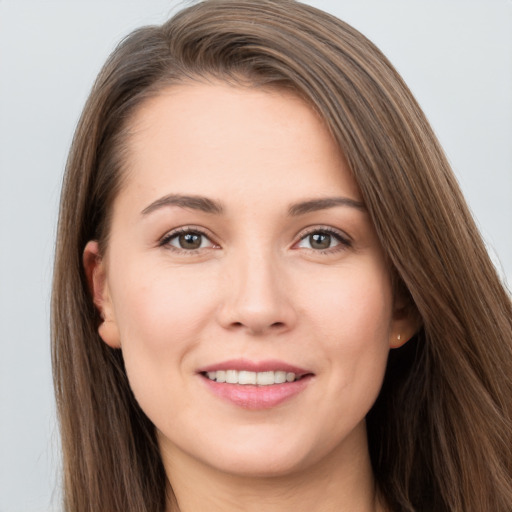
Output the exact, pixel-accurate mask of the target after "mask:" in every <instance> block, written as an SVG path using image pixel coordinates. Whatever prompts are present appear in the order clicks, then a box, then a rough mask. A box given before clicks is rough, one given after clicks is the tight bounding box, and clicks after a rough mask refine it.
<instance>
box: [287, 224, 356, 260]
mask: <svg viewBox="0 0 512 512" xmlns="http://www.w3.org/2000/svg"><path fill="white" fill-rule="evenodd" d="M314 234H327V235H330V236H332V237H333V238H334V239H335V240H336V241H337V242H339V244H338V245H335V246H334V247H330V248H328V249H312V248H311V249H309V248H306V247H304V248H303V249H305V250H307V251H310V252H311V253H314V254H333V253H337V252H339V251H344V250H346V249H350V248H351V247H352V241H351V240H350V238H349V237H348V236H347V235H345V234H344V233H342V232H340V231H338V230H336V229H333V228H331V227H327V226H315V227H314V228H311V229H309V230H307V231H305V232H303V233H301V235H300V238H299V241H298V242H296V243H295V244H294V246H296V245H298V244H300V243H301V242H302V241H303V240H305V239H306V238H307V237H309V236H311V235H314Z"/></svg>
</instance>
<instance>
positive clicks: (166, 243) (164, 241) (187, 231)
mask: <svg viewBox="0 0 512 512" xmlns="http://www.w3.org/2000/svg"><path fill="white" fill-rule="evenodd" d="M180 235H199V236H201V237H205V238H206V239H207V240H209V241H210V242H211V244H212V245H213V247H208V248H209V249H211V248H215V247H216V244H215V243H214V242H212V241H211V236H210V235H208V233H206V232H205V231H204V230H203V229H201V228H196V227H195V226H187V227H183V228H177V229H175V230H173V231H171V232H170V233H167V234H166V235H164V237H163V238H161V239H160V241H159V242H158V245H159V247H166V248H167V249H169V250H171V251H173V252H176V253H179V254H185V255H187V256H193V255H195V254H197V253H198V252H199V251H201V250H203V249H206V247H199V248H197V249H183V248H182V247H175V246H173V245H171V244H170V242H171V240H173V239H174V238H176V237H178V236H180ZM217 247H218V246H217Z"/></svg>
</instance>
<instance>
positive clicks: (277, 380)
mask: <svg viewBox="0 0 512 512" xmlns="http://www.w3.org/2000/svg"><path fill="white" fill-rule="evenodd" d="M201 375H203V376H204V377H206V378H207V379H209V380H212V381H214V382H219V383H226V384H239V385H241V386H247V385H253V386H272V385H274V384H284V383H286V382H296V381H298V380H300V379H302V378H303V377H305V376H306V375H309V374H307V373H306V374H302V375H301V374H299V375H297V374H296V373H294V372H288V371H286V370H277V371H264V372H252V371H248V370H240V371H238V370H216V371H210V372H201Z"/></svg>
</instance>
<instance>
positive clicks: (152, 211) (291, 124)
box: [84, 84, 410, 475]
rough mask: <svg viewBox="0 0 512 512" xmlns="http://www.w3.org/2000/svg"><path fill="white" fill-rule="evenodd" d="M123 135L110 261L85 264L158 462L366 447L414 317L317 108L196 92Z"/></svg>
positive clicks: (250, 466) (285, 457)
mask: <svg viewBox="0 0 512 512" xmlns="http://www.w3.org/2000/svg"><path fill="white" fill-rule="evenodd" d="M131 128H132V129H131V138H130V140H129V152H128V155H127V162H128V163H127V166H126V169H125V181H124V187H123V188H122V190H121V192H120V193H119V195H118V197H117V199H116V201H115V203H114V210H113V217H112V225H111V234H110V238H109V245H108V249H107V253H106V255H104V257H103V259H95V256H96V255H97V244H96V243H95V242H90V243H89V244H88V246H87V248H86V251H85V255H84V261H85V265H86V270H87V272H88V274H89V277H90V280H91V282H92V286H93V288H94V297H95V302H96V304H97V306H98V307H99V308H100V310H101V311H102V315H103V317H104V318H105V323H104V324H102V326H101V327H100V335H101V336H102V338H103V339H104V341H105V342H106V343H108V344H109V345H110V346H112V347H120V348H121V350H122V352H123V357H124V360H125V364H126V371H127V374H128V378H129V381H130V385H131V387H132V389H133V392H134V394H135V397H136V399H137V400H138V402H139V404H140V406H141V408H142V409H143V410H144V412H145V413H146V414H147V416H148V417H149V418H150V419H151V421H152V422H153V423H154V424H155V426H156V427H157V429H158V430H157V432H158V436H159V441H160V445H161V449H162V454H163V457H164V462H165V463H167V464H170V462H169V461H172V460H194V461H195V463H199V464H206V465H207V466H209V467H214V468H217V469H220V470H221V471H225V472H229V473H237V474H244V475H278V474H286V473H289V472H292V471H297V470H301V469H306V468H310V467H312V466H313V465H315V464H317V463H319V462H326V461H328V460H331V461H332V463H333V464H337V463H339V461H340V460H342V458H347V460H351V458H352V459H353V458H354V457H358V456H360V455H361V454H364V453H366V452H365V450H366V436H365V426H364V418H365V415H366V413H367V412H368V410H369V409H370V407H371V406H372V404H373V402H374V401H375V399H376V397H377V394H378V393H379V389H380V387H381V383H382V379H383V375H384V369H385V366H386V360H387V355H388V351H389V348H390V346H395V345H397V344H399V343H400V342H399V341H397V338H398V334H401V336H400V337H401V339H402V343H403V341H404V340H405V339H407V338H408V337H409V335H410V333H409V331H410V326H409V325H408V324H409V321H408V319H407V318H406V317H405V315H404V314H403V312H402V310H400V309H399V307H398V306H397V305H396V304H394V302H393V297H392V289H391V284H390V275H389V272H388V269H387V267H386V263H385V260H384V256H383V252H382V249H381V247H380V245H379V242H378V240H377V237H376V234H375V232H374V229H373V227H372V224H371V222H370V219H369V216H368V213H367V212H366V210H365V207H364V205H363V204H362V201H361V197H360V193H359V190H358V187H357V186H356V183H355V182H354V180H353V178H352V176H351V173H350V171H349V169H348V167H347V163H346V161H345V159H344V157H343V155H342V154H341V153H340V151H339V150H338V148H337V146H336V145H335V143H334V142H333V140H332V138H331V137H330V135H329V132H328V131H327V129H326V128H325V126H324V125H323V123H322V122H321V120H320V119H319V117H318V116H317V115H316V114H315V112H314V111H313V110H312V109H311V108H310V107H309V106H308V105H307V104H306V103H305V102H304V101H303V100H301V99H299V98H298V97H297V96H295V95H293V94H292V93H289V92H283V91H277V90H262V89H256V88H241V87H233V86H229V85H223V84H208V85H206V84H192V85H182V86H176V87H171V88H169V89H167V90H165V91H164V92H163V93H162V94H160V95H159V96H158V97H156V98H152V99H150V100H148V101H147V102H146V103H145V104H144V105H143V106H142V108H140V109H139V110H138V112H137V114H136V116H135V119H134V121H133V125H132V127H131ZM215 379H216V380H215ZM223 381H227V382H223Z"/></svg>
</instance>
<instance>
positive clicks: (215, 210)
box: [142, 194, 366, 217]
mask: <svg viewBox="0 0 512 512" xmlns="http://www.w3.org/2000/svg"><path fill="white" fill-rule="evenodd" d="M167 206H178V207H179V208H187V209H190V210H199V211H202V212H205V213H210V214H216V215H220V214H222V213H223V212H224V208H223V207H222V204H221V203H219V202H218V201H214V200H213V199H209V198H208V197H204V196H190V195H181V194H169V195H166V196H164V197H161V198H160V199H157V200H156V201H154V202H153V203H151V204H150V205H149V206H147V207H146V208H144V210H142V215H148V214H150V213H152V212H154V211H155V210H159V209H160V208H164V207H167ZM336 206H348V207H350V208H356V209H357V210H361V211H363V212H364V211H366V207H365V206H364V204H363V203H362V202H360V201H356V200H355V199H350V198H349V197H323V198H320V199H310V200H307V201H300V202H298V203H294V204H292V205H290V207H289V208H288V215H289V216H290V217H297V216H299V215H305V214H306V213H312V212H316V211H319V210H327V209H328V208H334V207H336Z"/></svg>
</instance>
